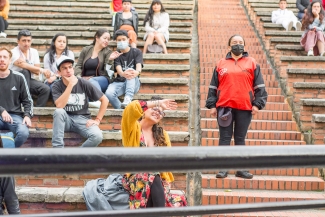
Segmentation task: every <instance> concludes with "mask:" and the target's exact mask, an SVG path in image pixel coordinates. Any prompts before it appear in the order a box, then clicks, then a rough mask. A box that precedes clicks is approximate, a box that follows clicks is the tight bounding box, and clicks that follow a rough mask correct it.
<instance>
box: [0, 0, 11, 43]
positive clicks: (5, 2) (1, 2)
mask: <svg viewBox="0 0 325 217" xmlns="http://www.w3.org/2000/svg"><path fill="white" fill-rule="evenodd" d="M8 14H9V0H0V38H6V37H7V34H6V33H5V30H6V29H7V28H8V22H7V19H8Z"/></svg>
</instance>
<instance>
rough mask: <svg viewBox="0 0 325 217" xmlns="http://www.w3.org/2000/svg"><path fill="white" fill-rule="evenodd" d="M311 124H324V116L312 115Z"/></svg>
mask: <svg viewBox="0 0 325 217" xmlns="http://www.w3.org/2000/svg"><path fill="white" fill-rule="evenodd" d="M311 122H313V123H325V115H323V114H313V115H312V121H311Z"/></svg>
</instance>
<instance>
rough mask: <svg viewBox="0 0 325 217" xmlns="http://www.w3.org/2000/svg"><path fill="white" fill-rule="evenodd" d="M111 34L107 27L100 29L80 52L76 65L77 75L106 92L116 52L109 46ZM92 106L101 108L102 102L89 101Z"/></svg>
mask: <svg viewBox="0 0 325 217" xmlns="http://www.w3.org/2000/svg"><path fill="white" fill-rule="evenodd" d="M109 41H110V34H109V32H108V30H107V29H105V28H101V29H98V30H97V32H96V33H95V35H94V41H93V43H92V44H91V45H89V46H86V47H84V48H83V49H82V51H81V52H80V56H79V58H78V62H77V64H76V66H75V74H76V76H81V77H82V78H83V79H85V80H88V81H89V82H90V83H91V84H92V85H94V87H96V88H97V89H98V90H100V91H101V92H103V93H105V91H106V90H107V87H108V85H109V80H110V76H109V72H112V75H113V74H114V71H112V69H113V63H114V58H116V55H115V54H116V53H117V52H113V51H112V50H111V49H110V48H109V47H108V44H109ZM89 106H90V107H94V108H100V102H99V101H96V102H89Z"/></svg>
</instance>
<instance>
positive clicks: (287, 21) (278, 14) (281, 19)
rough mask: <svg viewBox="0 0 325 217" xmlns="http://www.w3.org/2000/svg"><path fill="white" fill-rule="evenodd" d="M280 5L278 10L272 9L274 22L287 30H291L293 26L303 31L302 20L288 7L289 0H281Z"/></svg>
mask: <svg viewBox="0 0 325 217" xmlns="http://www.w3.org/2000/svg"><path fill="white" fill-rule="evenodd" d="M279 7H280V8H279V9H278V10H276V11H272V23H276V24H281V25H282V26H283V27H284V28H285V29H286V30H287V31H291V29H292V27H294V28H295V29H296V31H301V22H300V21H298V19H297V17H296V16H295V15H294V14H293V12H292V11H290V10H288V9H287V0H280V1H279Z"/></svg>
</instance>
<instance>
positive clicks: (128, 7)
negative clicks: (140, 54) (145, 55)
mask: <svg viewBox="0 0 325 217" xmlns="http://www.w3.org/2000/svg"><path fill="white" fill-rule="evenodd" d="M122 8H123V11H119V12H117V13H116V14H115V17H114V22H115V23H114V33H115V32H116V31H117V30H119V29H121V30H125V31H127V33H128V37H129V38H130V45H131V47H132V48H136V47H137V37H138V36H137V35H138V25H139V17H138V13H137V12H135V11H133V10H132V1H131V0H122ZM116 37H117V36H116V35H115V34H114V37H113V38H114V40H116Z"/></svg>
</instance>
